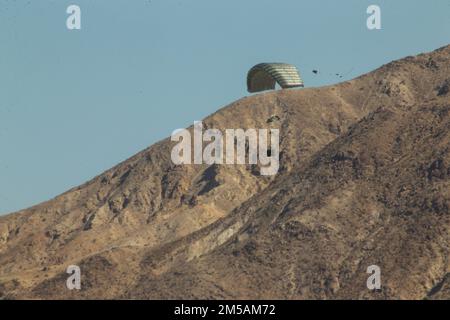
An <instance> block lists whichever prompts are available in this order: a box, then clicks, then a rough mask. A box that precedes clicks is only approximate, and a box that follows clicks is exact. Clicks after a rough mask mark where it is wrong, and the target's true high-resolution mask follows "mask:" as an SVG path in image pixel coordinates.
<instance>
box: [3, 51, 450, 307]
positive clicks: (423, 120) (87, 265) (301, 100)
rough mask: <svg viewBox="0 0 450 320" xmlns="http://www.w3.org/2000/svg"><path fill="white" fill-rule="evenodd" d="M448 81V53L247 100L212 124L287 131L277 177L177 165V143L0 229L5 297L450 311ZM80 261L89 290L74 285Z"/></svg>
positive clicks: (8, 219)
mask: <svg viewBox="0 0 450 320" xmlns="http://www.w3.org/2000/svg"><path fill="white" fill-rule="evenodd" d="M449 71H450V46H447V47H444V48H441V49H439V50H436V51H434V52H432V53H429V54H423V55H419V56H417V57H408V58H405V59H402V60H399V61H395V62H392V63H390V64H388V65H385V66H383V67H381V68H380V69H378V70H375V71H374V72H371V73H369V74H367V75H364V76H361V77H359V78H357V79H354V80H351V81H348V82H344V83H341V84H338V85H335V86H329V87H323V88H314V89H304V90H283V91H275V92H269V93H265V94H261V95H256V96H251V97H247V98H244V99H241V100H239V101H237V102H235V103H233V104H231V105H229V106H227V107H225V108H223V109H221V110H219V111H218V112H216V113H215V114H213V115H211V116H209V117H208V118H206V119H205V120H204V121H203V122H204V124H205V125H206V126H207V127H208V128H219V129H221V130H225V129H227V128H243V129H246V128H279V129H280V170H279V173H278V174H277V175H275V176H273V177H263V176H260V175H259V174H258V168H255V166H249V165H239V166H238V165H213V166H207V165H184V166H175V165H173V164H172V162H171V160H170V152H171V148H172V146H173V143H172V142H171V141H170V140H169V139H166V140H164V141H161V142H159V143H157V144H155V145H153V146H151V147H150V148H148V149H146V150H144V151H142V152H141V153H139V154H137V155H135V156H133V157H132V158H130V159H129V160H127V161H125V162H123V163H121V164H119V165H118V166H116V167H114V168H112V169H110V170H108V171H107V172H105V173H103V174H102V175H100V176H98V177H96V178H94V179H93V180H91V181H89V182H87V183H86V184H84V185H82V186H80V187H77V188H75V189H72V190H70V191H68V192H66V193H64V194H62V195H61V196H58V197H57V198H55V199H53V200H51V201H48V202H46V203H43V204H41V205H38V206H35V207H33V208H30V209H27V210H24V211H21V212H18V213H15V214H11V215H8V216H5V217H0V294H1V295H4V296H6V297H8V298H24V297H30V298H286V299H302V298H329V299H333V298H413V299H423V298H439V299H448V298H450V296H449V295H448V286H449V283H448V273H449V262H448V257H449V226H450V224H449V219H450V218H449V207H450V191H449V190H450V188H449V184H450V180H449V178H450V155H449V146H450V115H449V110H450V93H449V86H450V76H449V74H450V72H449ZM273 115H277V116H278V118H279V120H275V121H269V119H271V118H272V119H273V117H272V116H273ZM276 119H277V118H276ZM190 129H191V130H192V128H190ZM70 264H77V265H79V266H80V267H81V270H82V290H81V291H69V290H67V289H66V288H65V280H66V279H67V277H68V275H67V274H66V273H65V269H66V268H67V266H69V265H70ZM373 264H376V265H378V266H380V268H381V271H382V284H383V287H382V289H381V290H379V291H376V292H371V291H369V290H368V289H367V288H366V280H367V277H368V274H367V273H366V269H367V267H368V266H370V265H373Z"/></svg>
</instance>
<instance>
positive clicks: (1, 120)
mask: <svg viewBox="0 0 450 320" xmlns="http://www.w3.org/2000/svg"><path fill="white" fill-rule="evenodd" d="M70 4H77V5H79V6H80V7H81V10H82V30H79V31H69V30H67V28H66V18H67V14H66V8H67V7H68V6H69V5H70ZM370 4H377V5H379V6H380V7H381V10H382V11H381V12H382V30H379V31H378V30H376V31H369V30H368V29H367V27H366V19H367V14H366V9H367V7H368V6H369V5H370ZM449 14H450V0H432V1H423V0H417V1H416V0H395V1H392V0H389V1H387V0H371V1H366V0H342V1H336V0H314V1H313V0H310V1H302V0H220V1H217V0H71V1H65V0H53V1H52V0H0V213H7V212H11V211H16V210H19V209H23V208H25V207H28V206H31V205H33V204H36V203H39V202H42V201H44V200H48V199H50V198H52V197H54V196H56V195H58V194H60V193H62V192H64V191H66V190H67V189H69V188H71V187H73V186H76V185H78V184H81V183H83V182H85V181H86V180H88V179H90V178H92V177H94V176H95V175H97V174H99V173H101V172H102V171H104V170H106V169H108V168H110V167H111V166H113V165H115V164H117V163H118V162H120V161H122V160H125V159H126V158H128V157H129V156H131V155H133V154H134V153H136V152H138V151H140V150H141V149H143V148H145V147H147V146H149V145H150V144H152V143H154V142H156V141H157V140H159V139H161V138H164V137H166V136H168V135H170V133H171V132H172V131H173V130H174V129H176V128H181V127H186V126H189V125H191V124H192V123H193V121H194V120H199V119H202V118H203V117H205V116H207V115H208V114H210V113H212V112H214V111H216V110H217V109H218V108H219V107H222V106H224V105H226V104H228V103H230V102H232V101H234V100H236V99H238V98H241V97H243V96H245V95H247V93H246V90H245V89H246V88H245V85H246V84H245V77H246V72H247V70H248V69H249V68H250V67H252V66H253V65H254V64H256V63H259V62H278V61H280V62H288V63H293V64H295V65H297V67H298V68H299V69H300V70H301V72H302V76H303V78H304V80H305V83H306V85H307V86H322V85H327V84H332V83H336V82H340V81H342V80H346V79H350V78H353V77H355V76H357V75H360V74H362V73H366V72H367V71H370V70H372V69H374V68H376V67H378V66H380V65H382V64H384V63H387V62H389V61H391V60H393V59H398V58H401V57H404V56H407V55H415V54H418V53H421V52H426V51H431V50H433V49H436V48H438V47H441V46H443V45H445V44H448V43H450V15H449ZM313 69H318V70H319V72H320V73H319V74H318V75H315V74H313V73H312V70H313ZM336 73H340V74H343V75H344V78H343V79H340V78H338V77H336V75H335V74H336Z"/></svg>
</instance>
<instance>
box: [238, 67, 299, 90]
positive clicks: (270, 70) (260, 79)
mask: <svg viewBox="0 0 450 320" xmlns="http://www.w3.org/2000/svg"><path fill="white" fill-rule="evenodd" d="M276 83H278V84H279V85H280V87H282V88H283V89H285V88H295V87H303V80H302V78H301V77H300V74H299V72H298V70H297V68H296V67H295V66H294V65H291V64H287V63H260V64H257V65H256V66H254V67H253V68H251V69H250V71H249V72H248V75H247V90H248V92H259V91H264V90H270V89H275V85H276Z"/></svg>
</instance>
